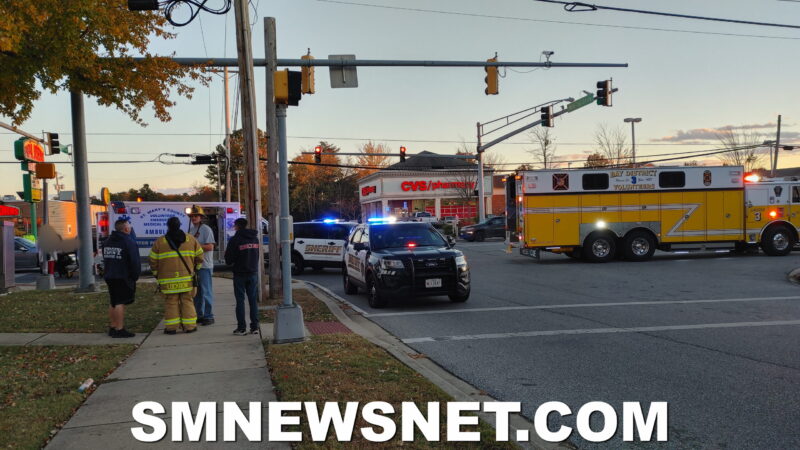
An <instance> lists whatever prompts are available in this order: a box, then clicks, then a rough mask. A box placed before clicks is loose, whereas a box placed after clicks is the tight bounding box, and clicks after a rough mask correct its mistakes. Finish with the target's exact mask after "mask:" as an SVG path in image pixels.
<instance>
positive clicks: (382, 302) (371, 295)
mask: <svg viewBox="0 0 800 450" xmlns="http://www.w3.org/2000/svg"><path fill="white" fill-rule="evenodd" d="M367 302H368V303H369V306H370V307H372V308H376V309H377V308H383V307H385V306H386V304H387V303H389V302H388V300H387V299H386V294H384V293H383V292H381V289H380V288H379V287H378V280H376V279H375V275H372V274H370V276H369V277H368V278H367Z"/></svg>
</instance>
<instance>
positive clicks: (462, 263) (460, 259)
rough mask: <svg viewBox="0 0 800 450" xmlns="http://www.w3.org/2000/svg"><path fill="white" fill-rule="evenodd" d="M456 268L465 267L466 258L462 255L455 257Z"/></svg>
mask: <svg viewBox="0 0 800 450" xmlns="http://www.w3.org/2000/svg"><path fill="white" fill-rule="evenodd" d="M456 266H458V267H466V266H467V258H466V257H465V256H464V255H459V256H456Z"/></svg>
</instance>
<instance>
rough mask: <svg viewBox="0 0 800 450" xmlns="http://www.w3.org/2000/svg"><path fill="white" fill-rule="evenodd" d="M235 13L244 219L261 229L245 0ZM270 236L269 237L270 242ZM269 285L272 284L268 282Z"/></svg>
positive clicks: (236, 4) (261, 273)
mask: <svg viewBox="0 0 800 450" xmlns="http://www.w3.org/2000/svg"><path fill="white" fill-rule="evenodd" d="M234 13H235V16H236V49H237V51H238V56H239V91H240V92H241V102H242V132H243V134H244V160H245V177H244V179H245V185H246V186H247V197H246V209H247V221H248V222H249V223H250V226H251V227H254V228H255V229H256V230H257V231H258V241H259V242H263V237H262V236H263V235H262V232H261V183H260V171H259V166H260V161H259V157H258V121H257V120H256V103H255V100H256V99H255V83H254V80H253V47H252V43H251V36H250V17H249V12H248V2H247V0H234ZM271 241H272V239H270V242H271ZM258 253H259V258H258V260H259V263H258V267H259V270H258V285H259V300H260V301H262V302H263V301H264V295H263V294H264V278H265V277H264V252H258ZM270 285H272V283H270Z"/></svg>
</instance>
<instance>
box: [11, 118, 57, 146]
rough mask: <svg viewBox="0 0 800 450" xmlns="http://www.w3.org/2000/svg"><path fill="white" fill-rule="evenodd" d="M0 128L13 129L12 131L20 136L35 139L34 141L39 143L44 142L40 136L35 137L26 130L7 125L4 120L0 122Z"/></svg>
mask: <svg viewBox="0 0 800 450" xmlns="http://www.w3.org/2000/svg"><path fill="white" fill-rule="evenodd" d="M0 128H5V129H6V130H8V131H13V132H14V133H17V134H20V135H22V136H25V137H26V138H28V139H33V140H34V141H36V142H38V143H40V144H46V142H45V140H44V139H42V138H40V137H36V136H34V135H32V134H30V133H28V132H25V131H22V130H20V129H19V128H17V127H15V126H13V125H9V124H7V123H5V122H0Z"/></svg>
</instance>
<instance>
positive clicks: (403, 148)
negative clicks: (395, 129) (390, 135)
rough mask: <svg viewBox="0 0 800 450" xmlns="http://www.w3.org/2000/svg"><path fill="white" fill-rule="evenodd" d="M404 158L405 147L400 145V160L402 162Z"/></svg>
mask: <svg viewBox="0 0 800 450" xmlns="http://www.w3.org/2000/svg"><path fill="white" fill-rule="evenodd" d="M405 160H406V148H405V147H400V162H404V161H405Z"/></svg>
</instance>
